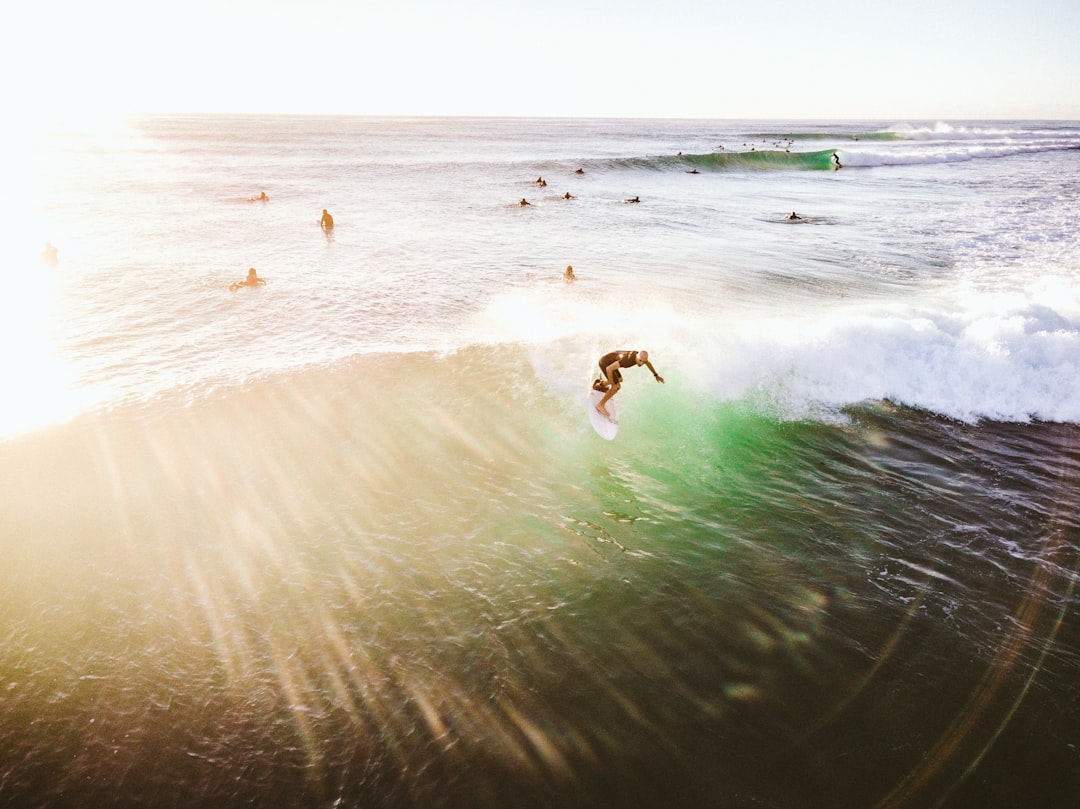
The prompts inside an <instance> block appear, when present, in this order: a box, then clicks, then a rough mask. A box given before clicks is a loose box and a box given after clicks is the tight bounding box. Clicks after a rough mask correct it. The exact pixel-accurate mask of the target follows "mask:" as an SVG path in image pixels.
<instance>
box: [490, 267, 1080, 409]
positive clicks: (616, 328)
mask: <svg viewBox="0 0 1080 809" xmlns="http://www.w3.org/2000/svg"><path fill="white" fill-rule="evenodd" d="M559 291H560V292H565V294H551V293H552V292H553V290H551V289H547V290H539V289H524V290H517V291H514V292H512V293H507V294H506V295H503V296H501V297H499V298H497V299H495V300H493V301H492V302H491V305H490V306H489V307H488V308H487V310H486V311H485V313H484V316H483V318H482V319H481V320H480V322H479V323H478V324H477V325H478V329H479V330H478V331H477V332H476V337H477V342H481V343H486V344H495V343H507V344H518V345H520V344H526V345H528V346H531V347H532V351H531V353H532V355H533V366H534V370H535V372H536V373H537V374H538V375H539V376H540V377H541V378H542V379H544V380H545V382H546V383H547V385H548V387H549V389H550V390H552V392H553V393H555V394H557V395H567V396H571V397H576V396H578V394H581V393H582V391H583V388H582V382H583V380H584V376H585V375H587V374H589V373H591V372H593V366H594V364H595V361H596V358H598V357H599V356H600V355H601V354H602V353H603V352H605V351H610V350H612V349H616V348H647V349H649V350H650V353H651V354H652V356H653V358H654V360H655V362H656V364H657V366H658V368H659V369H660V371H661V373H663V374H664V375H665V376H666V377H667V380H668V383H669V385H670V386H672V387H675V388H682V389H684V390H687V389H689V390H693V391H696V393H697V394H698V395H702V396H706V397H712V398H715V399H717V400H719V401H725V402H738V401H744V402H748V403H750V404H751V405H752V406H754V407H760V408H762V409H764V410H766V411H768V412H770V413H771V414H772V415H775V416H776V417H778V418H783V419H804V418H824V419H831V418H836V417H838V416H840V415H841V411H842V410H843V408H845V407H848V406H851V405H857V404H860V403H864V402H868V401H869V402H873V401H885V400H887V401H892V402H895V403H897V404H903V405H907V406H910V407H916V408H921V409H924V410H929V411H932V412H935V413H938V414H941V415H944V416H948V417H950V418H955V419H958V420H962V421H966V422H978V421H980V420H994V421H1013V422H1026V421H1030V420H1032V419H1038V420H1043V421H1059V422H1073V423H1080V296H1078V295H1077V294H1076V290H1074V289H1072V288H1071V287H1065V288H1060V287H1059V288H1055V289H1050V288H1049V287H1048V288H1046V289H1043V290H1040V291H1038V292H1037V293H1036V292H1028V293H1025V294H1019V293H1016V294H1011V295H993V296H976V295H967V294H964V293H963V292H959V291H958V292H957V293H956V294H955V295H954V296H952V297H951V298H949V299H942V300H928V301H924V302H921V303H919V304H904V305H883V306H882V305H869V304H864V305H854V304H853V305H849V306H845V305H843V304H841V305H839V306H838V307H837V308H834V309H832V310H831V311H826V310H815V311H813V312H812V313H810V314H807V315H798V316H796V315H790V314H789V315H776V316H750V315H740V314H739V313H737V312H730V313H729V312H725V313H716V312H700V311H699V312H694V311H692V310H691V309H690V307H692V306H693V303H692V302H685V301H684V302H677V301H670V300H666V301H661V300H655V299H654V300H649V301H648V302H647V303H641V304H631V303H629V302H628V301H630V300H634V299H633V297H632V296H627V297H624V298H621V299H620V300H619V301H618V302H614V303H613V302H611V301H609V300H606V299H604V298H602V297H600V298H593V297H592V296H591V295H589V294H588V293H585V294H582V293H583V291H582V290H572V289H567V290H559ZM668 392H670V391H668Z"/></svg>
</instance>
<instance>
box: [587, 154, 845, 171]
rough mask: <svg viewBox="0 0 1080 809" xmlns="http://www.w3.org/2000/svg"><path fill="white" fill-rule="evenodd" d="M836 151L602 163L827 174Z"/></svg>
mask: <svg viewBox="0 0 1080 809" xmlns="http://www.w3.org/2000/svg"><path fill="white" fill-rule="evenodd" d="M835 152H836V150H835V149H822V150H820V151H816V152H788V151H782V150H778V149H762V150H761V151H757V150H754V151H744V152H736V151H730V152H728V151H722V152H711V153H708V154H680V155H664V156H660V157H627V158H616V159H614V160H609V161H606V162H605V165H606V167H607V168H609V169H615V170H618V169H627V168H630V169H652V170H655V171H674V170H679V171H693V170H694V169H697V170H698V171H724V170H726V169H764V170H800V171H829V170H831V169H832V168H833V162H832V156H833V154H834V153H835Z"/></svg>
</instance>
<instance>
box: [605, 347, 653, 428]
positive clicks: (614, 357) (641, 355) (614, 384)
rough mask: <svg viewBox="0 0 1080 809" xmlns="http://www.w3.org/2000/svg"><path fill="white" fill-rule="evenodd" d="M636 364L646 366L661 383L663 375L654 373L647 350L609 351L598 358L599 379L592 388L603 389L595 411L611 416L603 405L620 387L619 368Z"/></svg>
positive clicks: (606, 416) (607, 416) (620, 374)
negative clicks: (602, 395) (602, 394)
mask: <svg viewBox="0 0 1080 809" xmlns="http://www.w3.org/2000/svg"><path fill="white" fill-rule="evenodd" d="M638 365H645V366H647V367H648V369H649V370H650V371H652V375H653V378H654V379H656V381H657V382H660V383H663V381H664V377H662V376H660V374H658V373H656V369H655V368H653V366H652V363H651V362H649V352H648V351H625V350H624V351H611V352H608V353H607V354H605V355H604V356H602V357H601V358H600V379H597V380H596V381H595V382H593V390H602V391H604V398H603V399H601V400H600V401H599V402H597V403H596V412H598V413H599V414H600V415H602V416H604V417H605V418H610V417H611V414H610V413H608V411H607V408H606V407H604V405H606V404H607V402H608V399H610V398H611V397H612V396H614V395H615V394H616V393H618V392H619V388H621V387H622V373H621V372H620V371H619V369H620V368H633V367H635V366H638Z"/></svg>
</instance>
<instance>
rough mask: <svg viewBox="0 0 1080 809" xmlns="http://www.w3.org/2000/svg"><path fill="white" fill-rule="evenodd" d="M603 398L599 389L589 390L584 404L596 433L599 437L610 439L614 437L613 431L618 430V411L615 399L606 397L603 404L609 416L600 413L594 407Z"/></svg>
mask: <svg viewBox="0 0 1080 809" xmlns="http://www.w3.org/2000/svg"><path fill="white" fill-rule="evenodd" d="M603 398H604V394H603V393H601V392H600V391H598V390H591V391H589V401H588V402H587V403H586V404H585V409H586V410H587V411H588V413H589V421H590V422H591V423H592V426H593V429H594V430H596V434H597V435H599V436H600V437H601V438H606V439H607V440H608V441H610V440H611V439H613V438H614V437H615V433H617V432H619V412H618V411H617V410H616V409H615V400H614V399H608V400H607V404H605V405H604V409H605V410H607V412H608V413H610V414H611V416H610V417H604V416H603V415H601V413H600V411H598V410H597V409H596V406H597V405H598V404H599V403H600V400H601V399H603Z"/></svg>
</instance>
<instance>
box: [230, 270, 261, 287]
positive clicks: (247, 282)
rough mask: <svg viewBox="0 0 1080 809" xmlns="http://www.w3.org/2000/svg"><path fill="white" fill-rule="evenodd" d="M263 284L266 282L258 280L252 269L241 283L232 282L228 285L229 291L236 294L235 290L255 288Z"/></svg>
mask: <svg viewBox="0 0 1080 809" xmlns="http://www.w3.org/2000/svg"><path fill="white" fill-rule="evenodd" d="M265 283H266V280H265V279H263V278H260V277H259V276H258V273H256V272H255V268H254V267H252V268H251V269H250V270H248V274H247V278H245V279H244V280H243V281H233V282H232V283H231V284H229V289H230V290H231V291H233V292H236V290H238V289H240V287H257V286H259V285H261V284H265Z"/></svg>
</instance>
